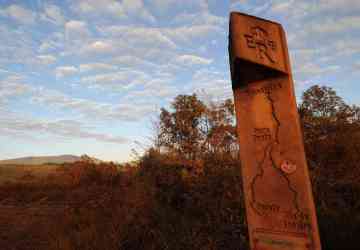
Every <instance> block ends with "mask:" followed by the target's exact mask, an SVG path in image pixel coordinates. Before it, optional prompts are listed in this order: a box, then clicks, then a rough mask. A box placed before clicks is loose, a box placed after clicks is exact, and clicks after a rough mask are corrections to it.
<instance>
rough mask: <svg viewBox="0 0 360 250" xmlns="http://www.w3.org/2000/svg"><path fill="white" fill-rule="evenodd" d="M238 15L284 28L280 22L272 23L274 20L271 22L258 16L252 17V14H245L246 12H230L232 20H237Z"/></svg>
mask: <svg viewBox="0 0 360 250" xmlns="http://www.w3.org/2000/svg"><path fill="white" fill-rule="evenodd" d="M237 15H239V16H245V17H250V18H254V19H257V20H260V21H264V22H269V23H272V24H276V25H279V26H280V27H282V25H281V24H280V23H278V22H275V21H272V20H269V19H265V18H262V17H258V16H253V15H250V14H247V13H244V12H239V11H231V12H230V20H231V19H233V18H236V16H237Z"/></svg>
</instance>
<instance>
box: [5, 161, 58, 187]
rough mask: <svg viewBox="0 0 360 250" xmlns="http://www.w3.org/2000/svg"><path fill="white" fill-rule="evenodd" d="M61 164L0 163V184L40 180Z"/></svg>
mask: <svg viewBox="0 0 360 250" xmlns="http://www.w3.org/2000/svg"><path fill="white" fill-rule="evenodd" d="M59 166H61V165H54V164H44V165H6V164H4V165H0V185H3V184H5V183H7V182H13V183H15V182H22V183H24V182H29V181H42V180H45V179H46V178H47V177H48V176H49V175H50V176H51V174H55V173H56V172H57V169H58V168H59Z"/></svg>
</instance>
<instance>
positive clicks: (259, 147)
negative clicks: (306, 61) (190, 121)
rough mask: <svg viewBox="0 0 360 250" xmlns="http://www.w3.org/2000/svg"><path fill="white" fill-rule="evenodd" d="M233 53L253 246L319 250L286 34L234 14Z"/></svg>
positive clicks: (268, 24) (272, 25) (266, 23)
mask: <svg viewBox="0 0 360 250" xmlns="http://www.w3.org/2000/svg"><path fill="white" fill-rule="evenodd" d="M229 53H230V67H231V77H232V85H233V91H234V98H235V109H236V119H237V130H238V136H239V143H240V157H241V164H242V173H243V183H244V193H245V200H246V201H245V203H246V213H247V221H248V227H249V235H250V246H251V249H253V250H280V249H281V250H285V249H288V250H290V249H291V250H305V249H306V250H320V249H321V246H320V239H319V232H318V226H317V219H316V214H315V207H314V202H313V197H312V192H311V185H310V181H309V174H308V169H307V164H306V159H305V153H304V145H303V139H302V134H301V130H300V123H299V118H298V113H297V108H296V100H295V96H294V85H293V80H292V74H291V68H290V62H289V55H288V49H287V44H286V38H285V33H284V31H283V29H282V27H281V25H280V24H278V23H274V22H271V21H267V20H264V19H260V18H257V17H254V16H249V15H246V14H241V13H235V12H234V13H231V16H230V36H229Z"/></svg>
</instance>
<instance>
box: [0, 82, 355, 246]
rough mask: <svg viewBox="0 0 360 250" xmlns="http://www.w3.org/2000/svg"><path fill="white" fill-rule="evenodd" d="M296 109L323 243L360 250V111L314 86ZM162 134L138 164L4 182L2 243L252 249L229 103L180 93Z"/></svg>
mask: <svg viewBox="0 0 360 250" xmlns="http://www.w3.org/2000/svg"><path fill="white" fill-rule="evenodd" d="M299 113H300V117H301V121H302V123H303V129H304V130H303V132H304V141H305V148H306V152H307V158H308V161H309V168H310V175H311V181H312V185H313V192H314V197H315V203H316V207H317V214H318V220H319V226H320V234H321V239H322V245H323V249H324V250H339V249H342V250H346V249H354V250H355V249H358V244H357V243H356V241H357V239H356V238H358V237H357V236H360V235H359V232H360V167H359V162H360V154H359V153H360V151H359V150H360V111H359V108H358V107H356V106H348V105H347V104H346V103H345V102H344V101H343V100H342V99H341V98H340V97H338V96H337V95H336V93H335V92H334V91H333V90H332V89H330V88H327V87H319V86H313V87H312V88H310V89H308V90H307V91H306V92H304V95H303V99H302V102H301V104H300V105H299ZM157 132H158V133H157V136H156V138H155V140H154V146H153V147H152V148H151V149H149V150H148V151H147V152H146V153H145V154H144V155H143V156H142V157H141V158H139V160H138V162H137V163H136V164H133V165H132V166H121V167H120V166H116V165H114V164H105V163H104V164H93V163H91V162H77V163H74V164H64V165H63V166H59V167H54V169H56V171H53V172H52V173H51V174H49V176H48V178H46V179H41V181H36V180H34V179H32V180H30V179H29V178H30V177H29V178H28V179H29V180H28V181H26V182H25V181H22V182H15V183H7V184H6V185H1V186H0V246H1V249H2V250H8V249H9V250H10V249H16V250H23V249H36V250H42V249H46V250H53V249H56V250H72V249H82V250H87V249H88V250H90V249H91V250H93V249H104V250H112V249H114V250H115V249H117V250H122V249H124V250H138V249H149V250H158V249H171V250H177V249H179V250H180V249H181V250H183V249H184V250H185V249H204V250H205V249H206V250H208V249H210V250H211V249H214V250H215V249H216V250H223V249H224V250H225V249H226V250H231V249H234V250H235V249H237V250H238V249H244V250H245V249H248V241H247V228H246V221H245V210H244V204H243V193H242V184H241V181H242V180H241V172H240V171H241V169H240V163H239V156H238V146H237V135H236V129H235V119H234V108H233V104H232V102H231V100H226V101H224V102H223V103H217V104H214V103H210V104H205V103H204V102H202V101H201V100H199V99H198V98H197V97H196V95H191V96H187V95H180V96H178V97H177V98H176V99H174V102H173V103H172V106H171V108H170V109H169V110H168V109H162V110H161V113H160V118H159V124H158V131H157ZM25 174H28V173H25ZM356 234H357V235H356Z"/></svg>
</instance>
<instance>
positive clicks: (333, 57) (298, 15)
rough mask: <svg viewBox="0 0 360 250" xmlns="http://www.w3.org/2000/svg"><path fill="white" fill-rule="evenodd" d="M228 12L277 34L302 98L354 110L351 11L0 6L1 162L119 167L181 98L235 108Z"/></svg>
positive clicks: (358, 65) (156, 3) (239, 4)
mask: <svg viewBox="0 0 360 250" xmlns="http://www.w3.org/2000/svg"><path fill="white" fill-rule="evenodd" d="M230 11H242V12H245V13H248V14H253V15H257V16H260V17H263V18H267V19H272V20H275V21H277V22H280V23H282V24H283V26H284V28H285V30H286V33H287V39H288V43H289V49H290V55H291V62H292V66H293V73H294V79H295V85H296V95H297V97H298V98H299V97H300V96H301V94H302V91H304V90H305V89H306V88H308V87H310V86H311V85H313V84H321V85H327V86H330V87H333V88H334V89H335V90H336V91H337V92H338V94H339V95H341V96H342V97H343V98H344V99H345V100H346V101H347V102H348V103H350V104H360V103H359V98H358V96H359V93H360V84H359V82H358V79H359V78H360V73H359V70H360V15H359V13H360V1H359V0H342V1H339V0H308V1H301V0H296V1H295V0H292V1H291V0H290V1H283V0H280V1H263V0H255V1H250V0H248V1H247V0H240V1H235V0H231V1H230V0H229V1H215V0H208V1H206V0H181V1H179V0H122V1H113V0H87V1H82V0H79V1H41V0H33V1H4V0H0V142H1V143H0V159H6V158H14V157H21V156H29V155H56V154H78V155H80V154H84V153H86V154H89V155H92V156H95V157H98V158H100V159H104V160H113V161H120V162H122V161H127V160H130V159H131V156H130V155H131V150H132V149H135V150H137V151H139V152H141V151H142V148H144V147H146V146H147V145H149V144H150V143H151V140H150V138H151V135H152V134H154V131H153V128H152V121H154V120H156V117H157V115H158V111H159V108H160V107H162V106H165V107H168V105H169V103H170V102H171V100H172V99H173V98H174V97H175V96H176V95H178V94H190V93H193V92H195V93H198V95H199V96H200V97H201V98H203V99H204V100H210V99H211V100H222V99H224V98H228V97H232V92H231V83H230V76H229V67H228V55H227V43H228V40H227V36H228V16H229V12H230Z"/></svg>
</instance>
